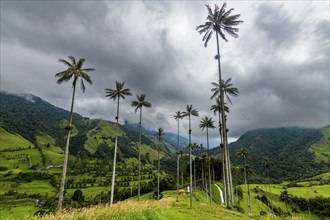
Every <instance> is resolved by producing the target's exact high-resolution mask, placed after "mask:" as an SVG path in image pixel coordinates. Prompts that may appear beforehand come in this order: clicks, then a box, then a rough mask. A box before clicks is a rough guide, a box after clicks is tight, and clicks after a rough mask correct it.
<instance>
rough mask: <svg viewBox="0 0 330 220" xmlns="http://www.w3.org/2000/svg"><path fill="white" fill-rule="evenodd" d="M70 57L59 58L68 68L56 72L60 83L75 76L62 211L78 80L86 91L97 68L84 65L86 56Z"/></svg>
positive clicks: (60, 195) (66, 152) (60, 207)
mask: <svg viewBox="0 0 330 220" xmlns="http://www.w3.org/2000/svg"><path fill="white" fill-rule="evenodd" d="M68 58H69V60H70V61H67V60H64V59H59V60H58V61H59V62H61V63H63V64H64V65H65V66H66V67H67V69H66V70H64V71H62V72H59V73H56V74H55V77H56V78H58V80H57V83H58V84H61V83H63V82H67V81H69V80H70V79H72V78H73V82H72V88H73V92H72V101H71V109H70V121H69V125H68V126H66V129H67V131H68V135H67V139H66V145H65V151H64V162H63V171H62V178H61V184H60V192H59V197H58V205H57V210H58V211H61V209H62V202H63V193H64V185H65V178H66V171H67V166H68V156H69V145H70V136H71V131H72V129H73V125H72V114H73V105H74V97H75V93H76V85H77V81H78V80H79V79H80V86H81V89H82V91H83V92H85V83H84V82H88V83H90V84H93V83H92V80H91V78H90V76H89V75H88V73H89V72H91V71H95V69H93V68H83V65H84V62H85V59H84V58H80V59H79V60H78V62H76V59H75V58H74V57H73V56H69V57H68Z"/></svg>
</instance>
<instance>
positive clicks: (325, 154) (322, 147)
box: [309, 126, 330, 162]
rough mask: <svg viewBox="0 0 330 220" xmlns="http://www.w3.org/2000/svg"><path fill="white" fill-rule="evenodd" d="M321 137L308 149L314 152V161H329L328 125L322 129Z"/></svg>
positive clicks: (329, 138) (329, 128)
mask: <svg viewBox="0 0 330 220" xmlns="http://www.w3.org/2000/svg"><path fill="white" fill-rule="evenodd" d="M322 133H323V137H322V138H321V139H320V140H319V141H317V142H316V143H315V144H313V145H312V146H311V147H310V148H309V150H310V151H312V152H314V153H315V156H316V161H317V162H321V161H322V160H323V161H325V162H328V161H329V158H330V147H329V146H330V126H327V127H325V128H323V129H322Z"/></svg>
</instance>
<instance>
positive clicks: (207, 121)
mask: <svg viewBox="0 0 330 220" xmlns="http://www.w3.org/2000/svg"><path fill="white" fill-rule="evenodd" d="M199 127H200V128H201V129H202V131H203V130H204V129H205V128H206V145H207V155H208V175H209V186H210V205H212V189H211V165H210V147H209V128H212V129H213V128H215V126H214V121H213V120H212V118H209V117H207V116H205V117H204V118H202V120H201V121H200V124H199Z"/></svg>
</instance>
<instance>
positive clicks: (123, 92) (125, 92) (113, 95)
mask: <svg viewBox="0 0 330 220" xmlns="http://www.w3.org/2000/svg"><path fill="white" fill-rule="evenodd" d="M124 85H125V82H117V81H116V89H105V93H106V97H109V98H110V99H113V100H114V101H116V99H117V114H116V141H115V152H114V155H113V168H112V181H111V196H110V206H111V205H112V203H113V194H114V191H115V176H116V160H117V144H118V124H119V123H118V121H119V100H120V98H122V99H125V96H129V95H132V93H131V92H130V89H125V88H124Z"/></svg>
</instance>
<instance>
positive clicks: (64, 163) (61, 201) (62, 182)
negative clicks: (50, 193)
mask: <svg viewBox="0 0 330 220" xmlns="http://www.w3.org/2000/svg"><path fill="white" fill-rule="evenodd" d="M75 93H76V79H75V80H74V82H73V92H72V102H71V109H70V121H69V128H68V136H67V139H66V145H65V152H64V162H63V170H62V178H61V184H60V192H59V196H58V204H57V211H61V209H62V203H63V194H64V186H65V178H66V171H67V167H68V158H69V145H70V136H71V130H72V128H73V127H72V126H73V125H72V115H73V105H74V97H75Z"/></svg>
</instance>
